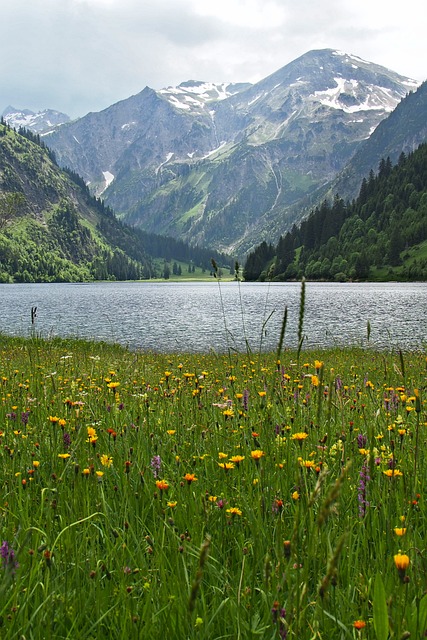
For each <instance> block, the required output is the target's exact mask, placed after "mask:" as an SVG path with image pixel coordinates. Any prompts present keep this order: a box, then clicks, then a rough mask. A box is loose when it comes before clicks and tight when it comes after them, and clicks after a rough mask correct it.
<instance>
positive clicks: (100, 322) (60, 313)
mask: <svg viewBox="0 0 427 640" xmlns="http://www.w3.org/2000/svg"><path fill="white" fill-rule="evenodd" d="M300 291H301V285H300V284H299V283H241V284H239V283H237V282H229V283H220V284H218V282H217V281H214V282H209V283H182V284H181V283H150V282H143V283H139V282H118V283H91V284H14V285H0V333H3V334H8V335H20V336H28V335H30V334H31V330H32V325H31V307H37V318H36V321H35V324H34V327H33V329H34V330H35V331H36V332H37V333H38V334H40V335H42V336H43V337H50V336H63V337H65V336H68V337H69V336H73V337H79V338H90V339H96V340H106V341H109V342H118V343H120V344H123V345H125V346H127V347H129V348H131V349H141V350H150V351H157V352H180V351H189V352H205V351H209V350H211V349H212V350H214V351H217V352H224V351H226V350H227V349H228V348H231V349H236V350H238V351H244V350H245V348H246V347H245V337H246V340H247V342H248V344H249V345H250V348H251V349H252V350H253V351H255V352H256V351H259V350H262V351H265V350H267V349H273V350H274V349H276V347H277V343H278V340H279V334H280V327H281V324H282V318H283V312H284V309H285V307H288V324H287V329H286V335H285V342H284V345H285V346H288V347H292V348H294V347H296V346H297V327H298V314H299V298H300ZM426 313H427V285H426V284H422V283H415V284H413V283H410V284H406V283H405V284H397V283H387V284H371V283H360V284H359V283H357V284H356V283H351V284H347V283H346V284H341V283H339V284H338V283H337V284H335V283H333V284H329V283H310V282H308V283H307V285H306V305H305V316H304V331H303V333H304V335H305V341H304V346H305V347H326V346H331V345H358V346H369V345H371V346H375V347H379V348H390V347H394V348H401V349H417V348H422V347H423V346H424V345H425V344H427V327H426ZM368 321H369V323H370V326H371V334H370V341H369V343H368V342H367V324H368Z"/></svg>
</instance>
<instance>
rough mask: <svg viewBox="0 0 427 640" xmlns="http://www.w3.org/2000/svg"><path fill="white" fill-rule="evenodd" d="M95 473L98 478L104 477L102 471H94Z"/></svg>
mask: <svg viewBox="0 0 427 640" xmlns="http://www.w3.org/2000/svg"><path fill="white" fill-rule="evenodd" d="M95 473H96V475H97V476H98V478H102V476H103V475H104V472H103V471H96V472H95Z"/></svg>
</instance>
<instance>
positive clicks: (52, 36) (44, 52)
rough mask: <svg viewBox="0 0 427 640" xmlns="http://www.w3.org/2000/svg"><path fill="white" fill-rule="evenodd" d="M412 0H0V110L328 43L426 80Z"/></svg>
mask: <svg viewBox="0 0 427 640" xmlns="http://www.w3.org/2000/svg"><path fill="white" fill-rule="evenodd" d="M424 12H425V10H424V5H423V3H422V2H421V0H407V1H406V3H389V2H386V1H385V0H377V2H372V0H359V1H358V2H357V3H355V2H353V0H351V1H350V0H320V1H319V2H316V3H315V2H313V0H299V1H298V2H295V0H32V1H31V2H30V3H29V2H28V1H27V0H14V1H13V2H9V3H6V4H5V6H3V7H2V25H7V26H8V28H7V29H5V28H4V26H3V29H2V33H1V35H2V37H1V39H0V59H1V60H2V65H1V66H0V111H2V110H3V108H4V107H6V106H7V105H8V104H12V105H14V106H16V107H20V108H23V107H27V108H30V109H33V110H39V109H43V108H46V107H50V108H56V109H59V110H62V111H65V112H66V113H69V114H70V115H71V116H73V117H76V116H80V115H84V114H85V113H87V112H88V111H94V110H100V109H102V108H105V107H107V106H109V105H110V104H113V103H114V102H117V101H118V100H121V99H123V98H126V97H128V96H130V95H132V94H134V93H137V92H139V91H141V90H142V89H143V88H144V86H146V85H148V86H151V87H153V88H161V87H164V86H170V85H174V84H178V83H179V82H182V81H184V80H188V79H195V80H207V81H216V82H220V81H250V82H254V81H257V80H259V79H261V78H263V77H265V76H267V75H268V74H270V73H273V72H274V71H276V70H277V69H279V68H280V67H282V66H284V65H285V64H287V63H289V62H291V61H292V60H293V59H295V58H296V57H298V56H300V55H302V54H303V53H305V52H306V51H309V50H310V49H317V48H324V47H332V48H338V49H342V50H343V51H347V52H348V53H353V54H355V55H358V56H360V57H362V58H364V59H366V60H371V61H372V62H376V63H378V64H382V65H384V66H387V67H389V68H391V69H393V70H395V71H398V72H399V73H401V74H404V75H409V76H412V77H415V78H416V79H417V80H424V79H426V78H427V64H426V60H427V55H426V53H427V39H426V38H425V34H424V23H425V19H424Z"/></svg>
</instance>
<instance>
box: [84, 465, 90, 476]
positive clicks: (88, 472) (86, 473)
mask: <svg viewBox="0 0 427 640" xmlns="http://www.w3.org/2000/svg"><path fill="white" fill-rule="evenodd" d="M82 475H84V476H88V475H90V469H88V468H87V467H86V469H83V471H82Z"/></svg>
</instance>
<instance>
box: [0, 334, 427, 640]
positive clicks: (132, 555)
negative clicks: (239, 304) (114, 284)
mask: <svg viewBox="0 0 427 640" xmlns="http://www.w3.org/2000/svg"><path fill="white" fill-rule="evenodd" d="M0 381H1V385H2V387H1V389H2V393H1V405H0V438H1V448H0V456H1V469H2V487H3V488H2V501H1V504H0V507H1V510H0V518H1V520H0V522H1V532H2V533H1V535H2V542H3V544H2V547H1V551H0V554H1V562H2V567H1V569H0V589H1V598H0V609H1V611H0V615H1V619H0V624H1V627H0V637H1V638H2V639H11V638H20V637H25V638H27V639H30V638H34V639H38V638H55V639H57V638H88V639H89V638H100V639H101V638H117V639H119V638H160V637H162V636H165V637H167V638H171V639H174V638H177V639H186V638H206V639H209V640H213V639H217V638H218V639H219V638H230V639H236V638H242V639H246V638H262V639H268V640H270V639H271V640H273V639H275V638H297V639H299V640H311V639H314V638H316V639H323V640H331V639H341V638H343V639H344V638H371V639H375V638H378V640H386V639H387V638H388V637H390V638H398V639H400V638H404V637H405V638H408V637H411V638H421V637H423V634H424V631H425V630H426V629H427V622H426V617H427V604H426V598H425V597H423V595H424V592H425V590H426V578H425V576H426V561H427V557H426V539H427V527H426V524H427V523H426V506H425V495H424V484H425V479H426V477H427V459H426V456H425V446H426V423H427V416H426V406H425V403H424V399H423V394H424V389H425V386H426V357H425V354H423V353H407V354H404V355H401V354H399V353H391V352H388V353H376V352H372V351H362V350H353V349H352V350H347V351H346V350H338V349H335V350H327V351H322V352H316V353H307V352H305V353H301V354H300V356H299V357H297V354H296V353H293V352H290V351H284V352H282V353H281V354H280V361H277V356H276V355H274V354H263V355H247V354H240V355H231V356H217V355H214V354H209V355H186V354H173V355H159V354H149V353H144V354H138V353H130V352H128V351H126V350H124V349H122V348H120V347H118V346H111V345H106V344H96V343H87V342H77V341H67V340H50V341H43V340H39V339H37V338H34V339H28V340H24V339H17V338H6V337H4V336H3V337H0ZM0 542H1V541H0ZM406 632H408V633H410V634H411V636H409V635H404V634H405V633H406Z"/></svg>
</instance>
